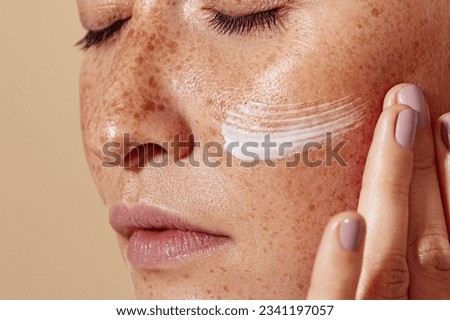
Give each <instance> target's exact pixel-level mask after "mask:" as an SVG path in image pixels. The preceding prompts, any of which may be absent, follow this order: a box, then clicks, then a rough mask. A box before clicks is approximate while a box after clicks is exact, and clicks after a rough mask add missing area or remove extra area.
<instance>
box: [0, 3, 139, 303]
mask: <svg viewBox="0 0 450 320" xmlns="http://www.w3.org/2000/svg"><path fill="white" fill-rule="evenodd" d="M83 35H84V31H83V30H82V28H81V27H80V25H79V22H78V17H77V8H76V2H75V0H70V1H67V0H64V1H61V0H44V1H42V0H25V1H18V0H0V103H1V115H0V128H1V129H0V130H1V132H0V133H1V138H2V139H1V142H0V146H1V151H0V232H1V241H0V299H128V298H133V294H132V288H131V284H130V281H129V279H128V273H127V270H126V268H125V265H124V263H123V262H122V258H121V257H120V253H119V250H118V248H117V245H116V242H115V237H114V234H113V232H112V231H111V230H110V227H109V224H108V222H107V211H106V209H105V208H104V206H103V204H102V203H101V201H100V199H99V197H98V196H97V193H96V190H95V186H94V184H93V182H92V180H91V177H90V175H89V173H88V169H87V165H86V164H85V162H84V155H83V151H82V145H81V140H80V129H79V116H78V72H79V66H80V62H81V57H82V55H81V53H80V52H79V51H78V50H77V49H75V48H74V47H73V44H74V43H75V42H76V41H77V40H79V39H80V38H81V37H82V36H83Z"/></svg>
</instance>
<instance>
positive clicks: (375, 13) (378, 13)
mask: <svg viewBox="0 0 450 320" xmlns="http://www.w3.org/2000/svg"><path fill="white" fill-rule="evenodd" d="M370 13H371V14H372V16H374V17H378V16H379V15H380V10H378V9H377V8H372V11H371V12H370Z"/></svg>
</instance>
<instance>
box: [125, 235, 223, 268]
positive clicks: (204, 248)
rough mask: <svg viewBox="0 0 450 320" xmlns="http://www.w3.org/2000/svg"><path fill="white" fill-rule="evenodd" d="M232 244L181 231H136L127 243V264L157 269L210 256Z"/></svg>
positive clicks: (217, 237)
mask: <svg viewBox="0 0 450 320" xmlns="http://www.w3.org/2000/svg"><path fill="white" fill-rule="evenodd" d="M229 243H230V239H229V238H228V237H220V236H215V235H211V234H207V233H201V232H190V231H181V230H166V231H149V230H136V231H135V232H133V234H132V235H131V237H130V240H129V243H128V252H127V255H128V261H129V262H130V264H131V266H132V267H133V268H136V269H145V268H147V269H148V268H152V267H153V268H154V267H158V266H161V265H166V264H173V263H177V262H181V261H183V260H186V259H188V258H190V257H193V256H198V255H208V254H212V253H213V252H215V251H216V250H217V249H220V248H223V247H225V246H227V245H228V244H229Z"/></svg>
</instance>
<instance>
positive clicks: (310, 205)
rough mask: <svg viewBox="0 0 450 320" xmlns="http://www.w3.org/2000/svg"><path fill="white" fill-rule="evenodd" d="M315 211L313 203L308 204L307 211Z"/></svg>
mask: <svg viewBox="0 0 450 320" xmlns="http://www.w3.org/2000/svg"><path fill="white" fill-rule="evenodd" d="M314 210H316V205H315V204H314V203H310V204H309V211H314Z"/></svg>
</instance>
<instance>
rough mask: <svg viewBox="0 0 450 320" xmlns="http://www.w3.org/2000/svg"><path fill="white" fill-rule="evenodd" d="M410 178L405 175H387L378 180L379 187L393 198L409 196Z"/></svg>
mask: <svg viewBox="0 0 450 320" xmlns="http://www.w3.org/2000/svg"><path fill="white" fill-rule="evenodd" d="M410 182H411V181H410V180H409V179H407V178H406V176H405V177H398V178H393V177H387V178H385V179H383V180H382V181H380V185H379V188H380V190H382V191H383V192H389V194H390V195H391V196H392V197H394V198H395V199H404V198H405V199H406V198H407V197H408V196H409V189H410Z"/></svg>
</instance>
